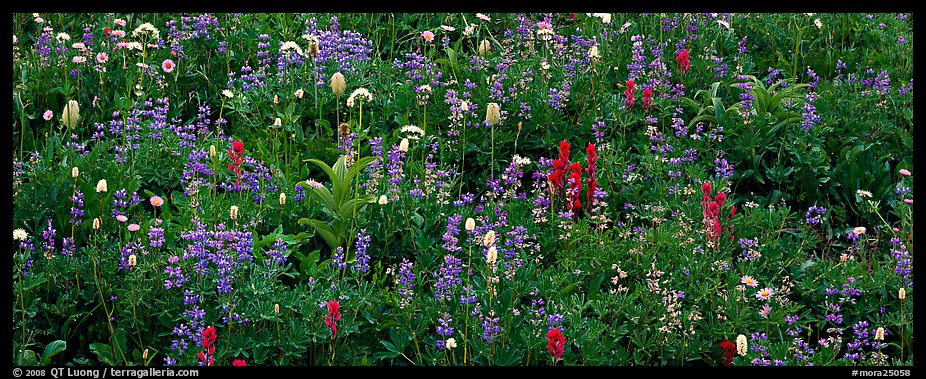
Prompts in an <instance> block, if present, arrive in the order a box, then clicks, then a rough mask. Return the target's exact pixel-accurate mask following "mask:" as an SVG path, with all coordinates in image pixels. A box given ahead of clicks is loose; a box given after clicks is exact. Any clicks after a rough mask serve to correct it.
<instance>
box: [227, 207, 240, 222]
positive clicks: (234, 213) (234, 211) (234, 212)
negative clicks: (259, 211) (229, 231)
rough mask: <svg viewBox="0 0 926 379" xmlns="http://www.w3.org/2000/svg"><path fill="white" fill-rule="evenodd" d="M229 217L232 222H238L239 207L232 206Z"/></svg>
mask: <svg viewBox="0 0 926 379" xmlns="http://www.w3.org/2000/svg"><path fill="white" fill-rule="evenodd" d="M228 215H229V216H230V217H231V219H232V221H234V220H237V219H238V206H237V205H232V206H231V208H229V209H228Z"/></svg>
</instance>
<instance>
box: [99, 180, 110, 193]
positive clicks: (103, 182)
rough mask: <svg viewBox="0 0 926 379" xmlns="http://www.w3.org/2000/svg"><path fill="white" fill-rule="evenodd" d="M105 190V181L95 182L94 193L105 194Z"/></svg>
mask: <svg viewBox="0 0 926 379" xmlns="http://www.w3.org/2000/svg"><path fill="white" fill-rule="evenodd" d="M107 189H108V187H106V179H100V181H99V182H96V192H106V190H107Z"/></svg>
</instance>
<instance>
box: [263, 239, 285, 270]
mask: <svg viewBox="0 0 926 379" xmlns="http://www.w3.org/2000/svg"><path fill="white" fill-rule="evenodd" d="M285 253H286V243H285V242H283V239H282V238H277V239H276V241H275V242H274V243H273V248H271V249H270V250H269V251H267V257H268V258H267V259H265V260H264V263H265V264H267V265H268V266H270V264H271V263H275V264H276V265H277V266H282V265H283V264H284V263H286V255H285Z"/></svg>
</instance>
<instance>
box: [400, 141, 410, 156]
mask: <svg viewBox="0 0 926 379" xmlns="http://www.w3.org/2000/svg"><path fill="white" fill-rule="evenodd" d="M399 150H400V151H401V152H403V153H407V152H408V138H402V141H401V142H399Z"/></svg>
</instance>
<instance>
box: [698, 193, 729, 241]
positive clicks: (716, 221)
mask: <svg viewBox="0 0 926 379" xmlns="http://www.w3.org/2000/svg"><path fill="white" fill-rule="evenodd" d="M701 192H703V198H704V200H703V201H701V208H702V209H703V216H704V221H703V222H704V227H705V229H707V236H708V237H709V238H710V239H712V240H714V241H716V240H718V239H719V238H720V234H721V232H723V229H724V227H723V225H722V224H721V222H720V220H721V219H720V208H721V207H723V204H724V203H725V202H726V200H727V194H726V193H724V192H720V193H718V194H717V195H716V196H715V197H714V198H713V199H712V198H711V183H710V182H704V184H702V185H701ZM734 214H736V207H733V209H731V210H730V214H729V216H727V221H730V219H731V218H733V215H734ZM727 229H730V230H729V233H730V239H731V240H732V239H733V225H732V223H728V226H727Z"/></svg>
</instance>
